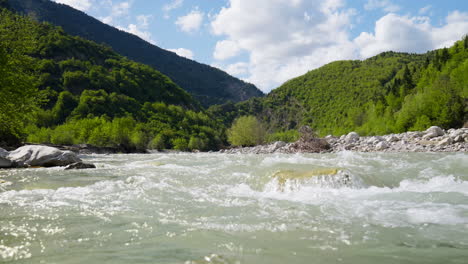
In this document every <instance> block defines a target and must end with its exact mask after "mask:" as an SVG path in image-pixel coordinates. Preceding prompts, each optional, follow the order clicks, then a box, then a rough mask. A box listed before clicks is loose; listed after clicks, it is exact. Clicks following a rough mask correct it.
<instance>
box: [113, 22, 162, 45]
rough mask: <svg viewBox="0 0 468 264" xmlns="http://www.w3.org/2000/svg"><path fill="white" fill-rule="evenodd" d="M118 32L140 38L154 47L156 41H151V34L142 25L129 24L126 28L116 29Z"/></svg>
mask: <svg viewBox="0 0 468 264" xmlns="http://www.w3.org/2000/svg"><path fill="white" fill-rule="evenodd" d="M117 28H118V29H120V30H123V31H126V32H128V33H131V34H133V35H135V36H138V37H140V38H141V39H143V40H146V41H148V42H149V43H151V44H153V45H155V44H156V41H155V40H153V37H152V34H151V32H149V31H148V30H147V27H146V26H144V25H142V24H129V25H128V26H127V27H117Z"/></svg>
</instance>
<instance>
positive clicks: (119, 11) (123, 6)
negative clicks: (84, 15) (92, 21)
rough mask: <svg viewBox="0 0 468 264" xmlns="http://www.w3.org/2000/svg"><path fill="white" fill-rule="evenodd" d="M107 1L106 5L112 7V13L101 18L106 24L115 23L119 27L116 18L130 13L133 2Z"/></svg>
mask: <svg viewBox="0 0 468 264" xmlns="http://www.w3.org/2000/svg"><path fill="white" fill-rule="evenodd" d="M105 3H106V6H107V7H108V8H110V14H109V15H108V16H106V17H102V18H100V20H101V21H102V22H103V23H105V24H108V25H114V26H117V27H118V25H115V20H116V19H117V18H120V17H122V16H126V15H128V14H129V12H130V8H131V7H132V4H131V3H130V2H120V3H117V4H114V3H113V2H112V1H108V2H105Z"/></svg>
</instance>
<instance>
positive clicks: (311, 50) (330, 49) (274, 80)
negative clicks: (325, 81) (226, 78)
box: [211, 0, 354, 91]
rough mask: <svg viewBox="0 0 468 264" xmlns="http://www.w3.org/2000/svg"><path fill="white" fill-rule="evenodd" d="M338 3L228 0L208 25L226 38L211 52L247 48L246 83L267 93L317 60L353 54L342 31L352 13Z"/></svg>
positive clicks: (219, 54)
mask: <svg viewBox="0 0 468 264" xmlns="http://www.w3.org/2000/svg"><path fill="white" fill-rule="evenodd" d="M342 6H343V1H340V0H327V1H320V0H309V1H301V0H294V1H288V0H257V1H249V0H231V1H230V5H229V6H228V7H225V8H223V9H222V10H221V11H220V12H219V14H218V15H217V16H216V17H215V18H214V19H213V21H212V23H211V27H212V32H213V34H215V35H219V36H225V37H226V40H224V41H220V42H218V43H217V45H216V48H215V52H214V54H213V56H214V57H215V58H216V59H218V60H223V59H227V58H230V57H232V56H235V55H237V53H238V52H239V51H240V50H244V51H247V52H248V54H249V55H250V56H249V57H250V60H249V62H248V65H249V75H250V76H249V77H248V78H247V81H249V82H253V83H255V84H257V85H258V86H259V87H260V88H261V89H263V90H264V91H268V90H270V89H271V88H273V87H274V86H276V85H278V84H279V83H282V82H284V81H286V80H287V79H289V78H291V77H294V76H298V75H300V74H303V73H305V72H307V71H308V70H310V69H313V68H316V67H318V66H321V65H323V63H326V62H330V61H332V60H336V59H342V58H345V57H346V58H349V57H354V56H353V49H352V48H350V47H351V46H352V42H350V41H349V40H348V32H347V30H346V29H347V28H348V27H349V25H350V24H351V21H350V18H351V17H352V16H353V11H352V10H339V9H340V7H342ZM252 14H255V16H253V15H252ZM226 70H227V69H226Z"/></svg>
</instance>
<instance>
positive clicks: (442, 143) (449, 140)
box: [437, 137, 453, 146]
mask: <svg viewBox="0 0 468 264" xmlns="http://www.w3.org/2000/svg"><path fill="white" fill-rule="evenodd" d="M452 143H453V139H452V138H449V137H448V138H444V139H442V140H441V141H440V142H439V143H437V146H447V145H450V144H452Z"/></svg>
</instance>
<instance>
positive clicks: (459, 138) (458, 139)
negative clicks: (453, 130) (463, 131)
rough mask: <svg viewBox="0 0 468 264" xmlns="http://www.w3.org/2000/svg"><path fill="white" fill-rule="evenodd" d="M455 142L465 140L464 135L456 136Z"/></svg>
mask: <svg viewBox="0 0 468 264" xmlns="http://www.w3.org/2000/svg"><path fill="white" fill-rule="evenodd" d="M453 141H454V142H464V141H465V139H464V138H463V137H462V136H456V137H455V138H454V139H453Z"/></svg>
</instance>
